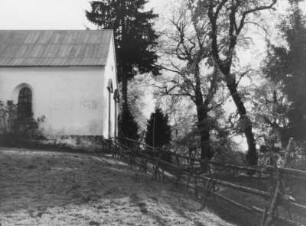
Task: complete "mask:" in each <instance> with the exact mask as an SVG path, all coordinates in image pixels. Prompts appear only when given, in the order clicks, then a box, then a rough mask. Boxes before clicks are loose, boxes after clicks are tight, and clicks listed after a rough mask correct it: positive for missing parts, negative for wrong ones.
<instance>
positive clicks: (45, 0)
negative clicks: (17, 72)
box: [0, 0, 169, 29]
mask: <svg viewBox="0 0 306 226" xmlns="http://www.w3.org/2000/svg"><path fill="white" fill-rule="evenodd" d="M168 1H169V0H168ZM162 2H164V1H162V0H150V3H149V7H154V8H156V7H157V8H161V7H159V6H160V5H161V4H162ZM89 6H90V5H89V0H1V2H0V29H84V28H85V26H88V25H89V24H88V22H87V20H86V17H85V10H86V9H89ZM157 10H158V9H157Z"/></svg>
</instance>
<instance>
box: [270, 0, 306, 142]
mask: <svg viewBox="0 0 306 226" xmlns="http://www.w3.org/2000/svg"><path fill="white" fill-rule="evenodd" d="M299 1H300V0H290V3H291V11H292V13H291V15H290V16H289V17H288V18H286V19H285V20H284V21H283V22H282V24H281V30H282V32H283V34H284V38H285V39H286V41H287V44H288V47H289V50H288V49H287V48H286V47H278V46H273V45H271V48H270V52H269V57H268V60H267V63H266V66H265V72H266V74H267V75H268V76H269V77H270V78H271V79H272V80H274V81H275V82H281V83H282V84H283V91H284V93H285V94H286V95H287V96H288V100H289V101H290V102H292V105H291V108H290V110H289V112H288V119H289V125H288V128H287V129H286V130H284V133H283V134H282V139H283V141H288V139H289V138H290V137H294V138H295V139H296V140H305V139H306V134H305V130H306V102H305V99H306V92H305V86H306V65H305V58H306V51H305V48H303V47H304V46H305V45H306V39H305V37H306V28H305V26H304V22H303V20H304V19H303V15H302V12H301V10H300V9H299V6H298V2H299Z"/></svg>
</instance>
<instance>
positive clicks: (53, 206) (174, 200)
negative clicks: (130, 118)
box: [0, 148, 232, 226]
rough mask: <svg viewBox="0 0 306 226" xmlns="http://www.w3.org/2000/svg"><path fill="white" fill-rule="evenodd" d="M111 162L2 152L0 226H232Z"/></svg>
mask: <svg viewBox="0 0 306 226" xmlns="http://www.w3.org/2000/svg"><path fill="white" fill-rule="evenodd" d="M199 207H200V206H199V204H198V203H196V202H194V201H193V200H192V199H191V198H190V197H186V196H184V195H183V194H182V193H180V192H179V191H178V188H177V187H176V186H175V185H173V184H171V183H166V184H164V183H161V182H157V181H152V180H151V178H150V176H148V175H144V174H140V173H139V172H137V171H133V170H132V169H131V168H130V167H129V166H127V165H126V164H124V163H122V162H119V161H117V160H113V159H111V158H108V157H98V156H93V155H87V154H71V153H60V152H49V151H29V150H26V149H4V148H2V149H0V225H1V226H8V225H22V226H24V225H29V226H30V225H31V226H34V225H52V226H53V225H82V226H84V225H96V226H97V225H188V226H189V225H190V226H191V225H197V226H201V225H205V226H206V225H207V226H214V225H220V226H221V225H222V226H223V225H224V226H226V225H232V224H229V223H226V222H225V221H223V220H222V219H220V218H219V217H218V216H216V215H215V214H214V213H211V212H209V211H197V209H199Z"/></svg>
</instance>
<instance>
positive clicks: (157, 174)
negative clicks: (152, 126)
mask: <svg viewBox="0 0 306 226" xmlns="http://www.w3.org/2000/svg"><path fill="white" fill-rule="evenodd" d="M289 145H290V142H289ZM288 148H289V147H288ZM110 149H111V150H112V154H113V157H115V158H124V159H125V160H126V161H128V162H129V164H130V165H132V166H137V167H138V168H139V170H142V171H144V172H146V173H148V172H149V173H151V174H152V177H153V178H154V179H159V178H164V177H168V178H171V179H173V180H174V181H175V183H178V184H181V185H184V186H185V187H186V188H188V189H191V190H192V191H193V192H194V194H195V195H196V196H197V197H198V198H199V199H200V200H201V202H202V208H205V206H206V204H207V200H208V198H209V197H210V196H212V197H216V198H219V199H221V200H223V201H226V202H228V203H230V204H232V205H234V206H236V207H238V208H240V209H243V210H245V211H247V212H249V213H252V214H254V215H257V216H259V217H260V225H261V226H270V225H278V224H281V225H294V226H301V225H304V224H303V223H302V222H303V221H304V222H305V220H306V219H304V220H300V219H302V218H303V215H304V217H305V216H306V206H305V205H303V204H300V203H297V202H296V201H295V199H294V197H292V196H291V195H290V193H289V190H288V185H286V180H285V178H294V179H295V180H306V172H305V171H301V170H295V169H289V168H278V167H271V166H267V167H258V168H254V167H245V166H237V165H231V164H226V163H220V162H214V161H203V160H201V159H195V158H191V157H189V156H183V155H180V154H177V153H173V152H170V151H165V150H162V149H157V148H153V147H150V146H148V145H146V144H143V143H140V142H138V141H135V140H132V139H128V138H124V139H123V140H118V139H117V140H111V141H110ZM169 158H170V159H171V161H169ZM216 167H218V168H224V169H227V170H232V171H234V172H241V171H242V172H246V173H250V172H251V174H252V175H253V176H254V174H258V178H261V177H262V176H268V177H269V178H271V179H273V180H271V181H273V182H274V183H272V184H271V186H270V189H268V191H264V190H259V189H257V188H252V187H249V186H245V185H241V184H237V183H233V182H229V181H226V180H222V179H219V178H216V177H215V174H214V172H213V169H214V168H216ZM219 186H221V187H224V188H228V189H234V190H236V191H239V192H245V193H248V194H252V195H255V196H257V197H259V198H261V199H263V200H264V201H265V203H266V205H265V207H264V208H260V207H258V206H256V205H252V204H250V205H245V204H242V203H240V202H238V201H236V200H233V199H231V198H229V197H226V196H225V195H223V194H222V193H220V192H219V189H218V187H219ZM295 210H298V211H295ZM293 212H294V214H293ZM296 212H297V213H298V214H299V216H300V217H294V216H295V215H296Z"/></svg>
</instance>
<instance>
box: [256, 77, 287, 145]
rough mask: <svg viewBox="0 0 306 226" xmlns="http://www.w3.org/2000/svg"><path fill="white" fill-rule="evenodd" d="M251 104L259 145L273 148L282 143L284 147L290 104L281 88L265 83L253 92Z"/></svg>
mask: <svg viewBox="0 0 306 226" xmlns="http://www.w3.org/2000/svg"><path fill="white" fill-rule="evenodd" d="M250 103H251V105H252V108H251V109H252V110H251V112H252V115H251V116H252V121H253V122H254V128H256V133H257V138H258V140H259V142H258V144H260V145H268V146H271V147H273V145H274V144H277V143H280V142H281V143H282V146H283V147H284V146H285V145H286V142H287V140H286V139H284V137H285V136H284V134H285V132H286V129H287V127H288V117H287V115H288V112H289V111H290V103H289V102H288V99H287V96H286V95H285V94H284V93H283V92H282V88H281V86H280V85H276V84H275V83H274V82H272V81H268V80H266V81H263V82H262V84H261V85H259V86H257V87H256V88H255V89H254V90H253V92H252V96H251V100H250Z"/></svg>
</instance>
